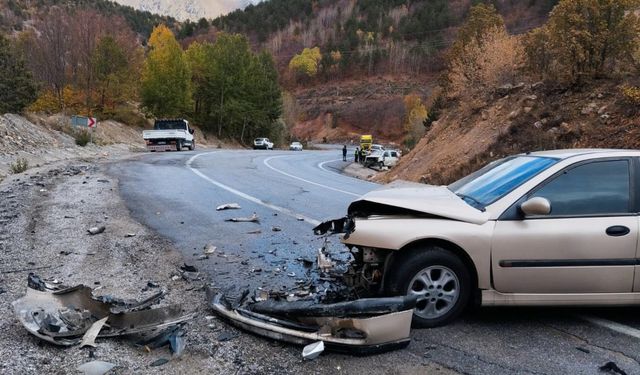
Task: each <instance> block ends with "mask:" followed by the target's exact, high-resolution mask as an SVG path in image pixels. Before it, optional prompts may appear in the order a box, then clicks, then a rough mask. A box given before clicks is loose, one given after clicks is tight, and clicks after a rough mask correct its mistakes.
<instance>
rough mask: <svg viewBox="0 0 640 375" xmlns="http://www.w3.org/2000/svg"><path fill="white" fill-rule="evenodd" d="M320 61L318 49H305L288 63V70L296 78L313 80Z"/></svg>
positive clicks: (320, 55) (320, 56)
mask: <svg viewBox="0 0 640 375" xmlns="http://www.w3.org/2000/svg"><path fill="white" fill-rule="evenodd" d="M321 60H322V54H321V53H320V48H318V47H315V48H305V49H304V50H302V52H301V53H299V54H297V55H295V56H293V58H292V59H291V61H289V69H290V70H291V71H293V72H294V73H295V74H296V75H297V76H298V77H305V78H313V77H315V76H316V74H318V67H319V64H320V61H321Z"/></svg>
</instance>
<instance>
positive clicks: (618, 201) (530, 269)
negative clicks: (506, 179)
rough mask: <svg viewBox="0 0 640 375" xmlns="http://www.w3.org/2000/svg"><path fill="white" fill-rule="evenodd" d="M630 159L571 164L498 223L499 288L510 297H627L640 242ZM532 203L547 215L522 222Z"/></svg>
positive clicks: (494, 251)
mask: <svg viewBox="0 0 640 375" xmlns="http://www.w3.org/2000/svg"><path fill="white" fill-rule="evenodd" d="M633 164H634V163H633V160H632V159H627V158H621V159H604V160H603V159H599V160H592V161H587V162H580V163H577V164H574V165H571V166H569V167H567V168H565V169H564V170H562V171H561V172H559V173H557V174H555V175H554V176H553V177H551V178H549V179H547V180H546V181H544V182H543V183H541V184H540V185H538V186H537V187H536V188H534V189H533V190H532V191H530V192H529V193H528V194H527V195H525V196H524V197H522V198H521V199H520V200H519V201H518V202H516V204H514V205H513V206H512V207H511V208H510V209H509V210H507V211H506V212H505V213H504V214H503V215H502V217H501V218H500V219H499V220H498V221H497V223H496V226H495V231H494V236H493V243H492V270H493V283H494V288H495V289H496V290H498V291H500V292H505V293H611V292H616V293H622V292H631V291H632V288H633V278H634V268H635V264H636V246H637V241H638V218H637V215H636V214H635V212H637V210H636V209H635V194H634V185H635V183H634V178H633V176H635V173H634V172H633V170H634V168H632V165H633ZM533 197H543V198H546V199H547V200H548V201H549V202H550V203H551V212H550V214H548V215H541V216H531V217H524V216H523V214H522V213H521V212H520V210H519V206H520V205H521V204H522V203H523V202H525V201H526V200H528V199H530V198H533Z"/></svg>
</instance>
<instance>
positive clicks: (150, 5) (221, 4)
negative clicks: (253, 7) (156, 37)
mask: <svg viewBox="0 0 640 375" xmlns="http://www.w3.org/2000/svg"><path fill="white" fill-rule="evenodd" d="M116 2H117V3H120V4H123V5H129V6H131V7H133V8H135V9H139V10H142V11H147V12H151V13H156V14H162V15H167V16H171V17H173V18H176V19H178V20H182V21H184V20H187V19H189V20H193V21H195V20H199V19H201V18H215V17H218V16H219V15H221V14H226V13H229V12H231V11H232V10H234V9H237V8H240V7H244V6H246V5H247V4H248V3H250V2H249V1H248V0H247V1H243V0H222V1H208V0H184V1H173V0H116ZM254 2H255V1H254Z"/></svg>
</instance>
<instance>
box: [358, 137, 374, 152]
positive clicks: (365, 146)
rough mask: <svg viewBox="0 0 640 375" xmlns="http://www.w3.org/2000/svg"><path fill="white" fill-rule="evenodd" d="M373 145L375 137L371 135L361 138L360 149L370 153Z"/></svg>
mask: <svg viewBox="0 0 640 375" xmlns="http://www.w3.org/2000/svg"><path fill="white" fill-rule="evenodd" d="M371 144H373V137H372V136H370V135H363V136H361V137H360V149H361V150H366V151H369V149H371Z"/></svg>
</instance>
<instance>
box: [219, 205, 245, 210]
mask: <svg viewBox="0 0 640 375" xmlns="http://www.w3.org/2000/svg"><path fill="white" fill-rule="evenodd" d="M240 208H241V207H240V205H239V204H237V203H227V204H223V205H221V206H218V207H216V211H223V210H239V209H240Z"/></svg>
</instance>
